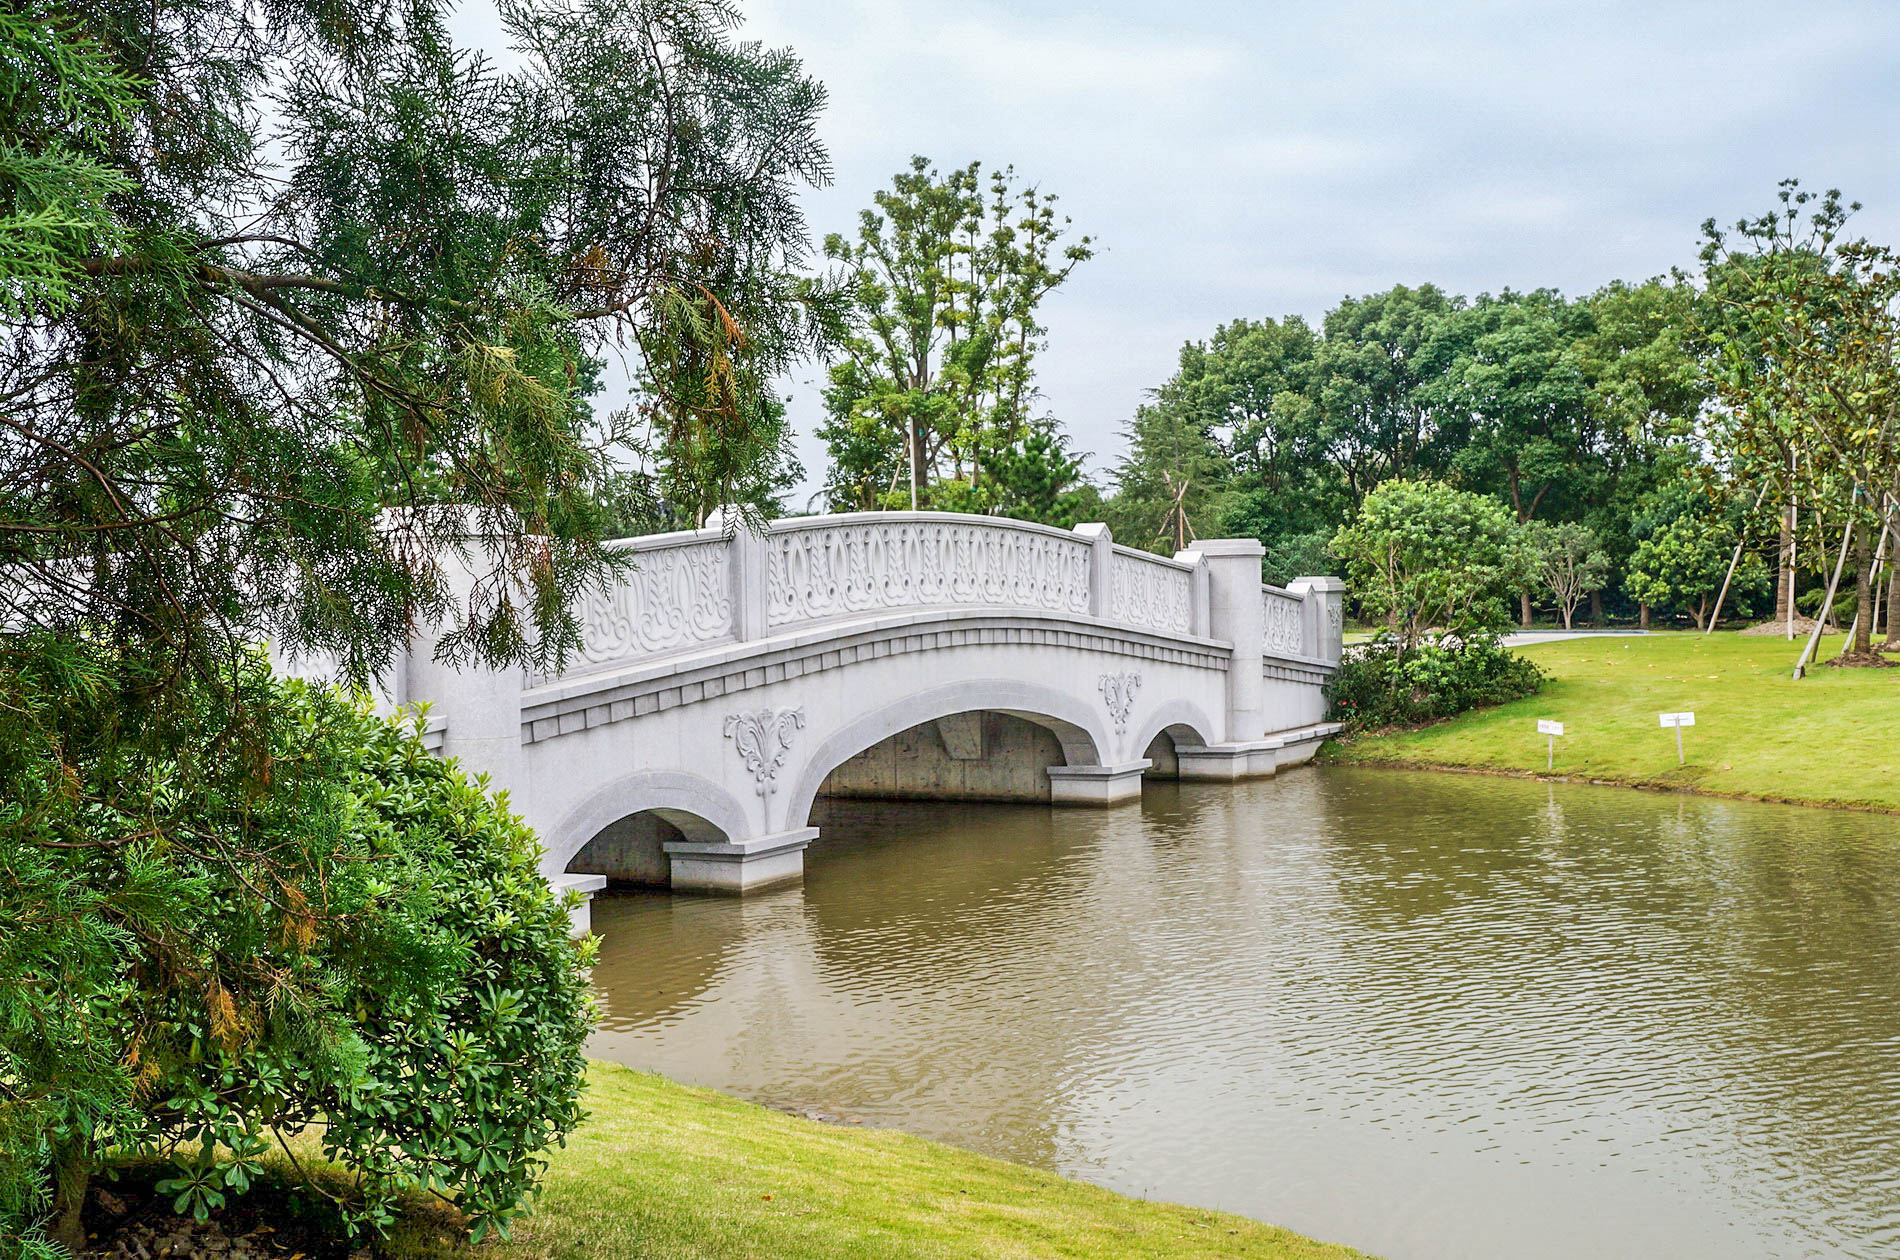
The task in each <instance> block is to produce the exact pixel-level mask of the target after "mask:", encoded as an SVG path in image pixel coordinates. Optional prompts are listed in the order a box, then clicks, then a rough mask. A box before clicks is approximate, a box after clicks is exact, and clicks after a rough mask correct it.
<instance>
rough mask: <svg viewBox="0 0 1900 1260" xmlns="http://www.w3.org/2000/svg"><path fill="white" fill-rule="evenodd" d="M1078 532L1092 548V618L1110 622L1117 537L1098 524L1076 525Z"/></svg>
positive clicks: (1112, 609)
mask: <svg viewBox="0 0 1900 1260" xmlns="http://www.w3.org/2000/svg"><path fill="white" fill-rule="evenodd" d="M1075 532H1076V533H1077V534H1079V535H1081V537H1082V540H1083V541H1084V542H1086V543H1088V545H1089V615H1090V616H1091V617H1099V618H1101V619H1102V620H1103V621H1108V620H1110V616H1109V614H1110V613H1112V612H1113V611H1114V607H1113V597H1114V592H1115V585H1114V564H1115V537H1114V535H1113V534H1111V533H1109V531H1108V526H1106V525H1103V524H1101V523H1100V522H1099V521H1097V522H1091V523H1089V524H1087V525H1077V526H1076V527H1075Z"/></svg>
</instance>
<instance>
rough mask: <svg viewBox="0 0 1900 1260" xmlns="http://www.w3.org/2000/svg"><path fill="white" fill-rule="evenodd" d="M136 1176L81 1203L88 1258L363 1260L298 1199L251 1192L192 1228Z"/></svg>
mask: <svg viewBox="0 0 1900 1260" xmlns="http://www.w3.org/2000/svg"><path fill="white" fill-rule="evenodd" d="M152 1180H153V1179H152V1178H151V1177H149V1176H145V1175H140V1174H130V1175H125V1176H122V1177H121V1178H120V1179H119V1180H118V1181H116V1182H112V1181H101V1182H100V1183H99V1184H96V1185H95V1186H94V1187H93V1190H92V1193H91V1194H90V1195H89V1196H88V1198H87V1200H86V1238H87V1246H86V1250H85V1251H84V1252H82V1253H81V1254H82V1255H84V1256H89V1257H111V1258H112V1260H159V1258H160V1257H168V1256H207V1257H217V1258H221V1260H368V1258H369V1256H370V1252H369V1251H368V1250H366V1249H360V1248H353V1247H352V1246H351V1245H350V1244H349V1243H348V1242H346V1241H343V1240H341V1239H339V1237H338V1236H337V1234H336V1232H335V1227H334V1223H333V1222H329V1221H325V1220H323V1219H321V1214H320V1213H317V1212H313V1211H312V1210H311V1209H310V1208H309V1207H308V1206H307V1205H305V1204H302V1203H299V1202H294V1201H293V1198H292V1196H293V1195H294V1194H296V1193H297V1192H294V1191H285V1190H278V1189H276V1188H274V1187H262V1186H260V1187H258V1188H257V1189H256V1190H254V1191H253V1192H252V1193H251V1194H247V1195H244V1196H242V1197H240V1198H238V1199H237V1200H236V1201H235V1202H233V1203H232V1205H231V1206H229V1207H227V1208H224V1209H222V1210H220V1211H218V1212H216V1213H214V1214H213V1215H212V1216H211V1218H210V1219H209V1220H206V1221H203V1222H199V1221H194V1220H192V1219H191V1218H190V1217H189V1216H179V1215H178V1214H177V1213H175V1212H173V1211H172V1204H171V1200H170V1198H169V1197H167V1196H163V1195H159V1194H157V1193H156V1192H155V1191H153V1190H152V1188H151V1184H152Z"/></svg>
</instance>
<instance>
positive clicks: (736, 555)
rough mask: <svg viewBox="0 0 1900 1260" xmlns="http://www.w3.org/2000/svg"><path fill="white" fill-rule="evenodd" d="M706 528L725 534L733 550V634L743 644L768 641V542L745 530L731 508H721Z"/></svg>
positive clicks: (708, 520) (707, 521)
mask: <svg viewBox="0 0 1900 1260" xmlns="http://www.w3.org/2000/svg"><path fill="white" fill-rule="evenodd" d="M706 528H708V529H723V530H725V531H726V546H728V547H730V548H731V549H732V633H733V637H734V638H736V639H738V640H739V641H740V642H741V643H744V642H746V641H748V640H751V639H762V638H764V637H765V629H766V626H765V611H766V604H765V538H764V536H763V535H761V534H756V533H754V532H753V531H752V530H750V529H748V528H747V527H746V523H745V520H744V518H743V517H741V516H740V515H739V514H738V513H737V512H736V511H734V510H733V509H731V508H723V507H722V508H720V509H719V510H717V511H715V512H714V513H713V514H712V515H711V516H710V517H708V518H707V520H706Z"/></svg>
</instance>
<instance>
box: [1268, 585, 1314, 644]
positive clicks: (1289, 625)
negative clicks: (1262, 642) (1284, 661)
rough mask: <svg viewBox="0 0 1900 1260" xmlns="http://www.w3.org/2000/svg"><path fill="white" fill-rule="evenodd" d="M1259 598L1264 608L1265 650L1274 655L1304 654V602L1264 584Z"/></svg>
mask: <svg viewBox="0 0 1900 1260" xmlns="http://www.w3.org/2000/svg"><path fill="white" fill-rule="evenodd" d="M1260 600H1261V603H1262V605H1263V607H1264V609H1265V612H1266V650H1267V651H1268V652H1270V653H1272V654H1273V655H1275V656H1304V655H1306V630H1305V621H1306V604H1305V601H1303V600H1300V599H1296V598H1294V597H1293V596H1291V595H1288V594H1286V593H1285V592H1283V591H1279V590H1275V589H1274V588H1273V587H1263V588H1262V589H1261V591H1260Z"/></svg>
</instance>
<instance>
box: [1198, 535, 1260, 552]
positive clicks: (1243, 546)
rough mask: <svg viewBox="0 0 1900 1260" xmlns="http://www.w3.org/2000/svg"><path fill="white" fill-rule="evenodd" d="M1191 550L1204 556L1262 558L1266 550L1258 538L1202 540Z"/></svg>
mask: <svg viewBox="0 0 1900 1260" xmlns="http://www.w3.org/2000/svg"><path fill="white" fill-rule="evenodd" d="M1193 549H1194V550H1195V551H1198V552H1200V553H1201V554H1202V555H1204V556H1264V555H1266V554H1267V548H1266V545H1265V544H1264V543H1262V542H1261V541H1260V540H1259V539H1258V538H1203V539H1201V540H1199V541H1198V542H1196V543H1195V544H1194V547H1193Z"/></svg>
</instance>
